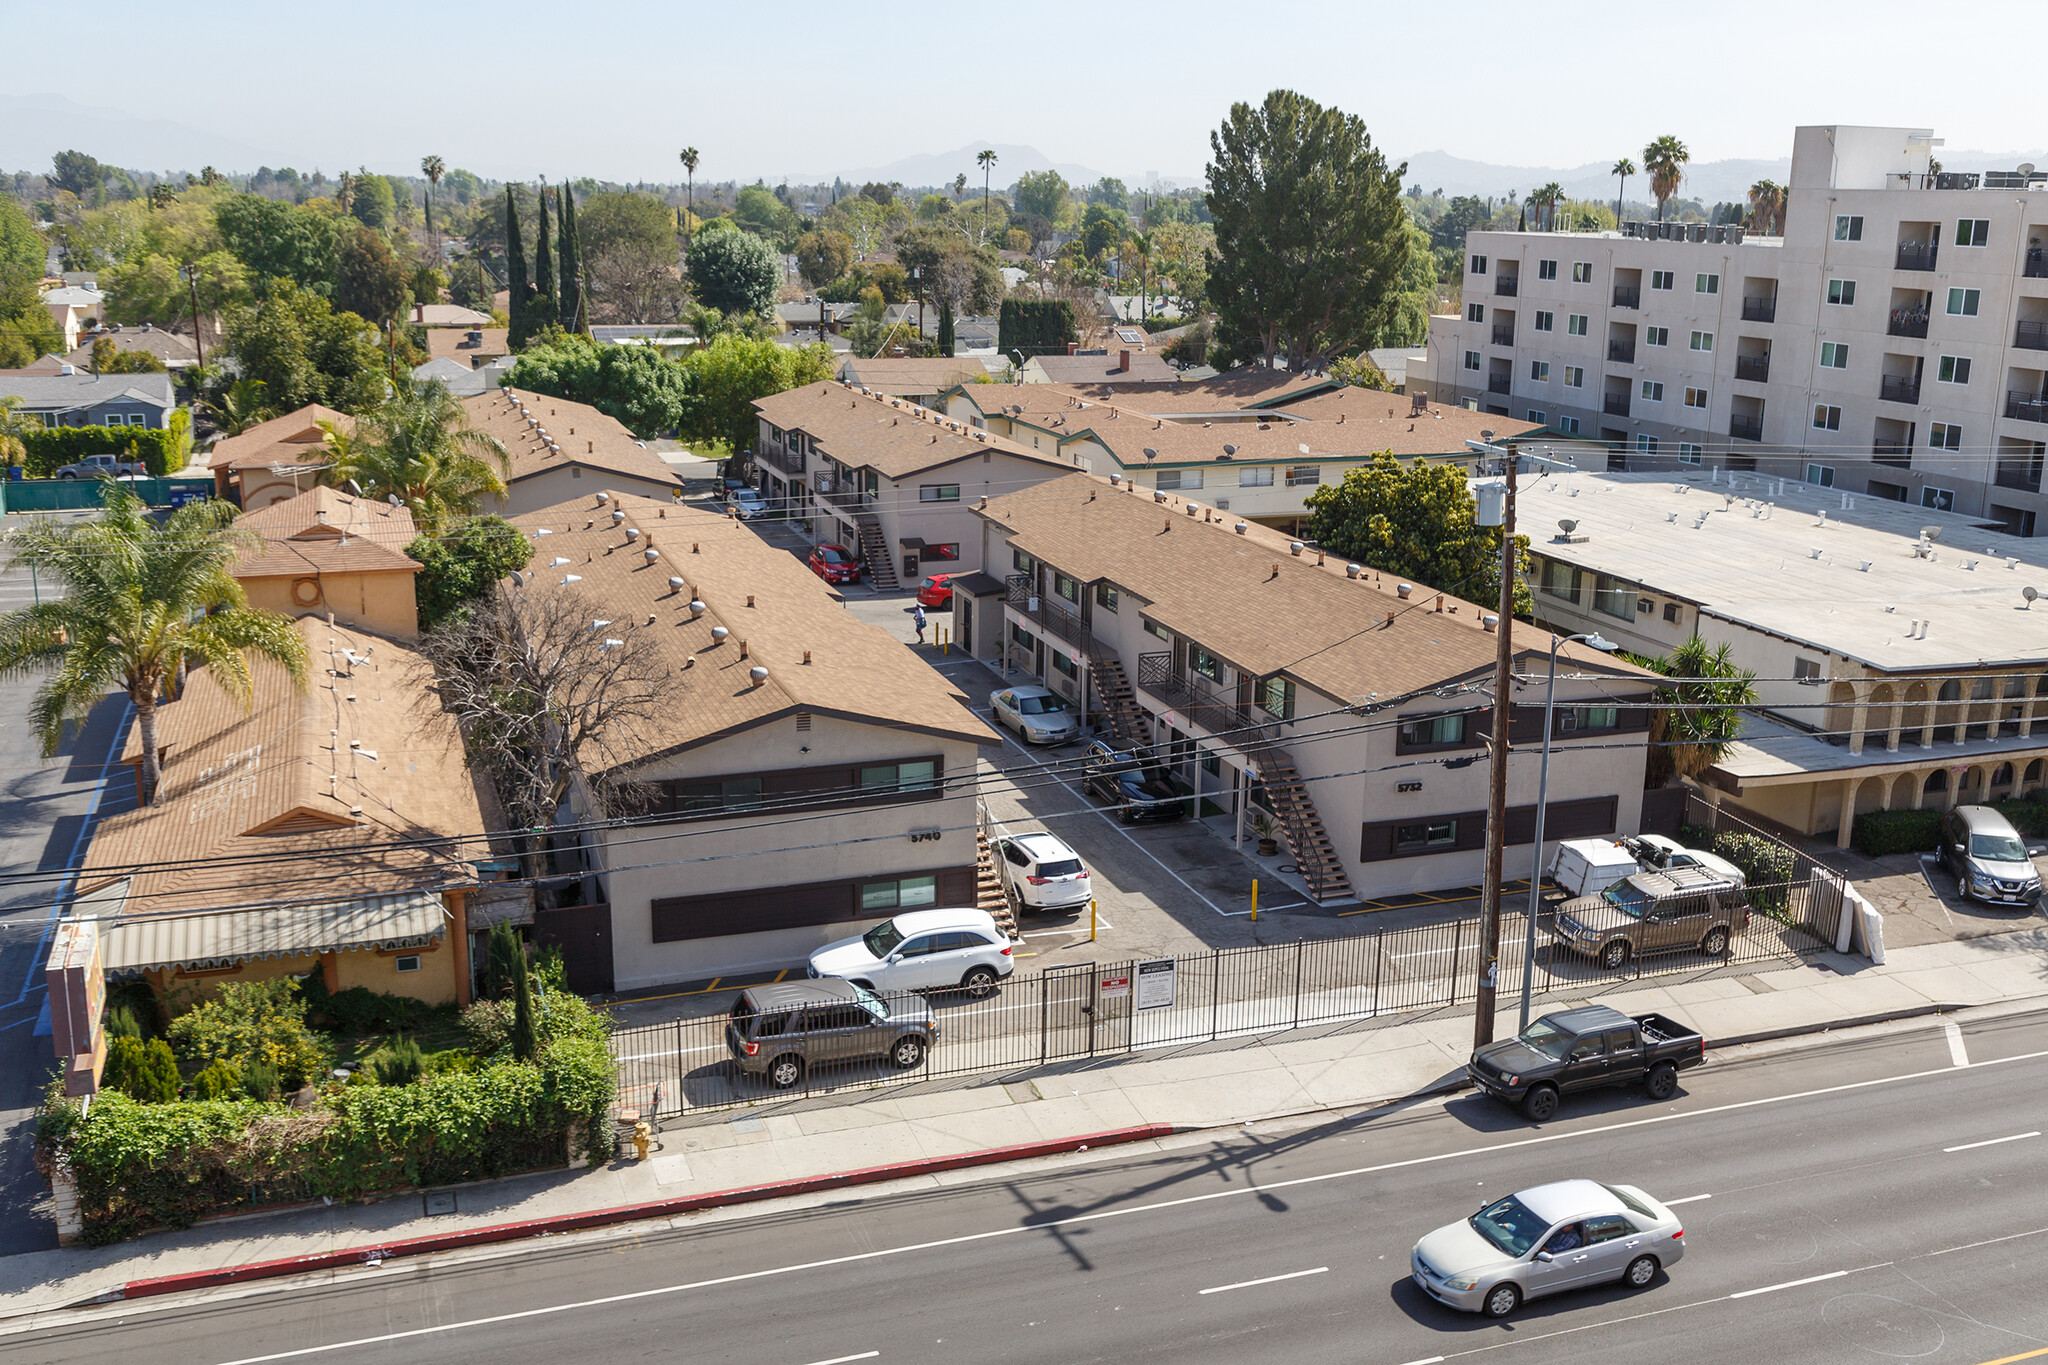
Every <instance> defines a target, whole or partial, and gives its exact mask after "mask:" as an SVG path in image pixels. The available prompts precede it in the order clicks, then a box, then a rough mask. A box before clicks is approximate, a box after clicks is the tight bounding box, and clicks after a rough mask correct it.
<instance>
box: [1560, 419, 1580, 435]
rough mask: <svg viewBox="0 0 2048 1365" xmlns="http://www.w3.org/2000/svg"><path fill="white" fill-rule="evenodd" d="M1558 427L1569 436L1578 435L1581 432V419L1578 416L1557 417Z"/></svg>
mask: <svg viewBox="0 0 2048 1365" xmlns="http://www.w3.org/2000/svg"><path fill="white" fill-rule="evenodd" d="M1557 429H1558V430H1559V431H1561V432H1563V433H1564V434H1565V435H1567V436H1576V435H1578V434H1579V419H1578V418H1576V417H1560V418H1558V419H1557Z"/></svg>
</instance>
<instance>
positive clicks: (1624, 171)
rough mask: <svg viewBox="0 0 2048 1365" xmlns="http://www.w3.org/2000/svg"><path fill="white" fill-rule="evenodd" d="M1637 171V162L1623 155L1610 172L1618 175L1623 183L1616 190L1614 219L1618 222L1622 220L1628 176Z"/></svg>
mask: <svg viewBox="0 0 2048 1365" xmlns="http://www.w3.org/2000/svg"><path fill="white" fill-rule="evenodd" d="M1635 173H1636V163H1635V162H1633V161H1630V160H1629V159H1628V158H1627V157H1623V158H1622V159H1621V160H1619V161H1617V162H1615V163H1614V169H1613V170H1611V171H1609V172H1608V174H1609V175H1612V176H1617V177H1619V178H1620V180H1621V184H1620V185H1619V186H1617V187H1616V189H1615V191H1614V221H1615V222H1616V223H1619V222H1620V221H1621V200H1622V196H1624V195H1626V194H1627V193H1628V178H1629V177H1630V176H1632V175H1634V174H1635Z"/></svg>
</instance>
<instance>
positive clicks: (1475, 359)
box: [1465, 351, 1480, 374]
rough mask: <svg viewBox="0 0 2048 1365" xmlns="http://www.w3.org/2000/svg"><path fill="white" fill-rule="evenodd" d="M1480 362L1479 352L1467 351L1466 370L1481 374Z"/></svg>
mask: <svg viewBox="0 0 2048 1365" xmlns="http://www.w3.org/2000/svg"><path fill="white" fill-rule="evenodd" d="M1479 360H1480V356H1479V352H1477V351H1467V352H1465V368H1466V369H1468V370H1470V371H1472V372H1473V373H1474V374H1477V373H1479Z"/></svg>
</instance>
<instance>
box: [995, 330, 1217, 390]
mask: <svg viewBox="0 0 2048 1365" xmlns="http://www.w3.org/2000/svg"><path fill="white" fill-rule="evenodd" d="M1135 331H1137V329H1136V328H1123V329H1121V330H1120V331H1119V333H1118V335H1119V338H1121V336H1122V333H1123V332H1135ZM1140 335H1142V333H1141V334H1140ZM1178 374H1179V372H1178V371H1176V370H1175V369H1174V368H1173V366H1171V365H1169V364H1167V363H1166V361H1164V360H1163V359H1161V358H1160V357H1159V356H1158V355H1157V354H1155V353H1154V352H1151V351H1148V350H1145V349H1144V348H1143V343H1142V342H1131V341H1121V340H1120V344H1119V345H1118V346H1117V347H1116V348H1115V349H1114V350H1107V349H1105V350H1093V351H1083V350H1080V349H1078V348H1075V349H1070V350H1069V351H1068V352H1067V354H1065V355H1035V356H1032V357H1031V358H1030V359H1029V360H1027V361H1025V362H1024V364H1023V365H1022V366H1021V367H1020V368H1019V369H1018V371H1017V382H1018V383H1020V384H1114V385H1116V386H1118V387H1119V388H1121V387H1123V386H1124V385H1127V384H1164V383H1168V382H1170V381H1171V380H1173V379H1175V378H1177V377H1178Z"/></svg>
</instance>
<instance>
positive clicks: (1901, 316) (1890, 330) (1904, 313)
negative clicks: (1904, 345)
mask: <svg viewBox="0 0 2048 1365" xmlns="http://www.w3.org/2000/svg"><path fill="white" fill-rule="evenodd" d="M1884 330H1885V335H1886V336H1895V337H1925V336H1926V335H1927V310H1926V309H1925V308H1894V309H1892V312H1891V320H1890V322H1889V323H1888V324H1887V325H1886V327H1885V329H1884Z"/></svg>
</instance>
